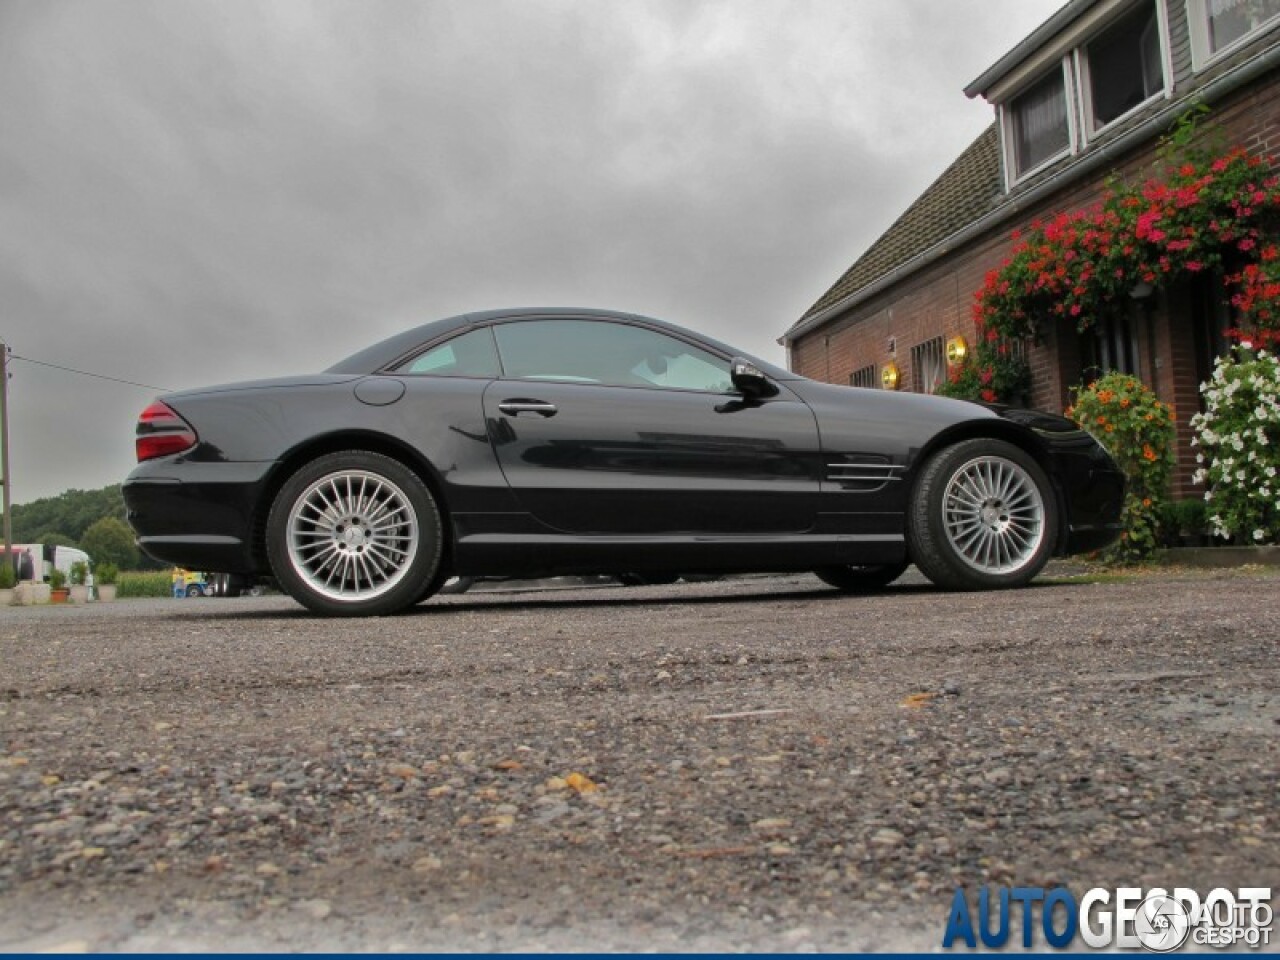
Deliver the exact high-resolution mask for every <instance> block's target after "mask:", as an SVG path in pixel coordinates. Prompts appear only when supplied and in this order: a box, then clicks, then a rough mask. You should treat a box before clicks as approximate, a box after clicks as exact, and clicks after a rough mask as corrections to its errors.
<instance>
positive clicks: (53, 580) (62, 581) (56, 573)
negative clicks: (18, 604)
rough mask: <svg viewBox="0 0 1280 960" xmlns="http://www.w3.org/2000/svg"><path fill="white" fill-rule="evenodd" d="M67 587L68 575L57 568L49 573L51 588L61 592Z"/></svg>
mask: <svg viewBox="0 0 1280 960" xmlns="http://www.w3.org/2000/svg"><path fill="white" fill-rule="evenodd" d="M37 579H39V578H37ZM66 585H67V575H66V574H65V573H63V572H62V571H61V570H59V569H58V568H57V567H54V568H53V569H52V570H50V571H49V586H50V587H52V588H53V589H54V590H61V589H62V588H63V587H65V586H66Z"/></svg>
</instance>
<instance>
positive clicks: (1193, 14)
mask: <svg viewBox="0 0 1280 960" xmlns="http://www.w3.org/2000/svg"><path fill="white" fill-rule="evenodd" d="M1207 4H1208V0H1187V25H1188V26H1189V27H1190V29H1191V68H1192V69H1193V70H1195V71H1196V72H1197V73H1198V72H1199V71H1201V70H1204V69H1205V68H1207V67H1211V66H1213V65H1214V64H1215V63H1217V62H1218V61H1219V60H1222V59H1224V58H1226V57H1229V56H1231V54H1233V53H1235V52H1236V51H1237V50H1239V49H1240V48H1241V47H1243V46H1246V45H1247V44H1250V43H1252V42H1253V41H1254V40H1256V39H1258V37H1260V36H1262V35H1263V34H1264V33H1268V32H1270V31H1272V30H1274V29H1275V28H1276V27H1278V26H1280V13H1276V14H1273V15H1272V16H1271V17H1270V19H1267V20H1264V21H1262V23H1261V24H1259V25H1258V27H1256V28H1255V29H1253V30H1250V31H1249V32H1248V33H1246V34H1245V35H1244V36H1242V37H1240V38H1239V39H1238V40H1233V41H1232V42H1231V43H1229V44H1227V45H1226V46H1225V47H1222V48H1221V49H1219V50H1211V49H1209V8H1208V6H1207Z"/></svg>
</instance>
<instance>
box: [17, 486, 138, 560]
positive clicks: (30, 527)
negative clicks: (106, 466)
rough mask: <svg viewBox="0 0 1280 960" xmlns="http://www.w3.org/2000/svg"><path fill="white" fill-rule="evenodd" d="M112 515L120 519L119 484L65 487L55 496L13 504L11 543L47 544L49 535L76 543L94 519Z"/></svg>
mask: <svg viewBox="0 0 1280 960" xmlns="http://www.w3.org/2000/svg"><path fill="white" fill-rule="evenodd" d="M102 517H115V518H116V519H117V520H119V521H121V522H123V521H124V517H125V507H124V496H123V495H122V494H121V492H120V484H118V483H117V484H113V485H111V486H108V487H103V488H102V489H100V490H68V491H66V492H65V493H61V494H59V495H58V496H56V497H45V498H43V499H40V500H32V501H31V502H30V503H21V504H14V506H13V541H14V543H48V542H50V541H49V540H47V539H43V538H45V537H47V536H48V535H49V534H58V535H60V536H63V537H67V538H68V541H69V542H68V543H67V544H66V546H75V545H76V544H77V543H79V540H80V538H81V537H82V536H83V535H84V532H85V530H87V529H88V528H89V526H90V524H92V523H93V522H94V521H95V520H99V519H101V518H102Z"/></svg>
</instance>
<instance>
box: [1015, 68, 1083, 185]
mask: <svg viewBox="0 0 1280 960" xmlns="http://www.w3.org/2000/svg"><path fill="white" fill-rule="evenodd" d="M1010 110H1011V112H1012V116H1013V148H1014V160H1015V162H1016V163H1017V168H1018V173H1025V172H1026V171H1028V170H1031V169H1032V168H1034V167H1038V166H1039V165H1040V164H1042V163H1044V162H1045V161H1046V160H1048V159H1049V158H1050V157H1053V156H1055V155H1057V154H1059V153H1061V152H1062V151H1063V150H1065V149H1066V148H1067V147H1068V146H1070V144H1071V131H1070V128H1069V127H1068V126H1067V93H1066V87H1065V84H1064V82H1063V77H1062V71H1061V70H1053V71H1051V72H1050V73H1049V74H1048V75H1047V76H1045V77H1044V79H1042V80H1040V81H1039V82H1038V83H1037V84H1036V85H1035V86H1033V87H1032V88H1031V89H1030V90H1028V91H1027V92H1026V93H1024V94H1022V95H1021V96H1019V97H1016V98H1015V99H1014V100H1013V103H1012V104H1011V105H1010Z"/></svg>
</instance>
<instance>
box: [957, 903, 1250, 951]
mask: <svg viewBox="0 0 1280 960" xmlns="http://www.w3.org/2000/svg"><path fill="white" fill-rule="evenodd" d="M1274 917H1275V915H1274V911H1273V910H1272V908H1271V888H1270V887H1241V888H1240V889H1238V890H1236V891H1235V892H1234V893H1233V892H1232V891H1230V890H1227V889H1226V888H1224V887H1218V888H1215V889H1213V890H1211V891H1209V893H1208V894H1207V895H1206V896H1205V897H1204V898H1203V899H1202V898H1201V897H1200V895H1199V894H1198V893H1197V892H1196V891H1194V890H1191V889H1189V888H1187V887H1176V888H1174V890H1173V891H1172V892H1169V891H1167V890H1163V889H1161V888H1159V887H1155V888H1152V889H1150V890H1143V889H1141V888H1140V887H1120V888H1118V889H1116V890H1114V891H1112V890H1105V889H1103V888H1101V887H1096V888H1094V889H1092V890H1089V891H1087V892H1086V893H1085V894H1084V896H1082V897H1080V898H1079V899H1077V898H1076V897H1075V895H1074V894H1072V892H1071V891H1070V890H1068V889H1067V888H1066V887H1054V888H1053V889H1052V890H1046V889H1045V888H1044V887H1012V888H1010V887H996V888H992V887H982V888H980V889H979V890H978V896H977V897H976V899H975V898H970V896H969V895H968V893H967V892H966V890H965V889H964V888H963V887H957V888H956V892H955V895H954V896H953V897H952V899H951V913H950V915H949V916H948V917H947V929H946V932H945V933H944V934H943V936H942V946H943V948H944V949H950V948H952V947H953V946H955V945H956V944H957V942H958V943H962V944H964V945H965V946H968V947H971V948H976V947H977V946H978V944H979V943H981V944H982V945H983V946H984V947H988V948H990V949H992V950H999V949H1002V948H1003V947H1004V946H1006V944H1008V943H1009V940H1010V938H1011V937H1014V938H1018V935H1019V934H1020V935H1021V936H1020V939H1021V943H1022V946H1023V948H1028V949H1029V948H1031V947H1033V946H1040V945H1047V946H1050V947H1053V948H1055V949H1058V950H1064V949H1068V948H1072V947H1073V946H1074V944H1075V942H1076V939H1077V937H1078V938H1079V939H1080V941H1082V942H1083V943H1084V945H1085V946H1087V947H1092V948H1094V949H1099V950H1101V949H1113V948H1121V949H1124V948H1130V949H1132V948H1134V947H1142V948H1144V949H1146V950H1150V951H1152V952H1153V953H1169V952H1170V951H1172V950H1177V949H1178V948H1179V947H1181V946H1183V945H1184V944H1188V943H1190V944H1192V945H1194V946H1195V947H1197V948H1204V947H1233V948H1236V949H1239V948H1241V947H1244V948H1252V949H1257V948H1259V947H1265V946H1268V945H1269V944H1270V943H1271V926H1272V922H1273V920H1274Z"/></svg>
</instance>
